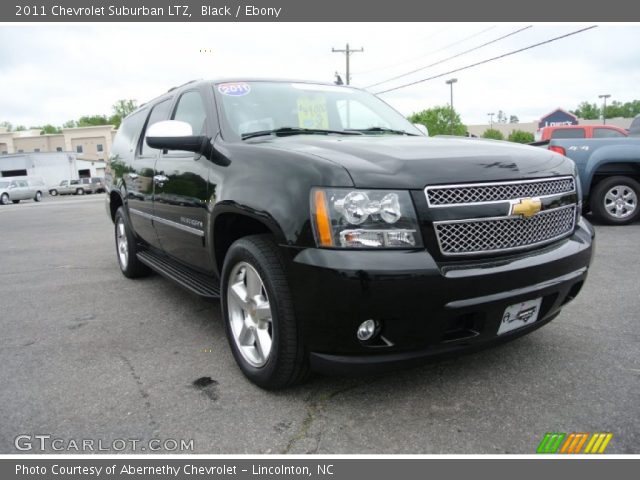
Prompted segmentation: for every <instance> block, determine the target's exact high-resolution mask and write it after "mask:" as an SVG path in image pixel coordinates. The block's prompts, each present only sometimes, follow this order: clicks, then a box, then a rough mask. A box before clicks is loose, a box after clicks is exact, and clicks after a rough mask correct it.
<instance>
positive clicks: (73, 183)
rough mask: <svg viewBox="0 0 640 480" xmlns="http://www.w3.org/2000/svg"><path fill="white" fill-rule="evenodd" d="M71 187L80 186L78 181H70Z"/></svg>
mask: <svg viewBox="0 0 640 480" xmlns="http://www.w3.org/2000/svg"><path fill="white" fill-rule="evenodd" d="M71 185H80V182H79V181H78V180H71Z"/></svg>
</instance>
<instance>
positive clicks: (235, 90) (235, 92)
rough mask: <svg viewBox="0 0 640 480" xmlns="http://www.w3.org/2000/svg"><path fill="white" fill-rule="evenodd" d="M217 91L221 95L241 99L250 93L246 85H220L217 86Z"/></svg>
mask: <svg viewBox="0 0 640 480" xmlns="http://www.w3.org/2000/svg"><path fill="white" fill-rule="evenodd" d="M218 91H219V92H220V93H221V94H223V95H229V96H231V97H242V96H243V95H246V94H247V93H249V92H251V86H250V85H249V84H248V83H221V84H220V85H218Z"/></svg>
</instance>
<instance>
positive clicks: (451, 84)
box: [444, 78, 458, 135]
mask: <svg viewBox="0 0 640 480" xmlns="http://www.w3.org/2000/svg"><path fill="white" fill-rule="evenodd" d="M457 81H458V79H457V78H450V79H449V80H447V81H446V82H444V83H446V84H447V85H449V86H450V87H451V103H450V106H451V135H453V84H454V83H456V82H457Z"/></svg>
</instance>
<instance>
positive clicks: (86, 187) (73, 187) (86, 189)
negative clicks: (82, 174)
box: [49, 178, 93, 197]
mask: <svg viewBox="0 0 640 480" xmlns="http://www.w3.org/2000/svg"><path fill="white" fill-rule="evenodd" d="M83 180H84V179H68V180H62V181H61V182H60V185H56V186H54V187H51V188H49V194H50V195H53V196H54V197H55V196H56V195H84V194H85V193H92V192H93V185H91V182H90V181H89V182H87V183H82V181H83ZM86 180H89V179H88V178H87V179H86Z"/></svg>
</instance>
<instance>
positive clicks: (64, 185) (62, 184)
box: [60, 180, 69, 187]
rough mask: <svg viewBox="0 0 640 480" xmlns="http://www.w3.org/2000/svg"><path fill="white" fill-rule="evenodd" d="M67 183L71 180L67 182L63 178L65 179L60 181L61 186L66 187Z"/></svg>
mask: <svg viewBox="0 0 640 480" xmlns="http://www.w3.org/2000/svg"><path fill="white" fill-rule="evenodd" d="M67 183H69V182H67V181H66V180H63V181H61V182H60V186H61V187H66V186H67Z"/></svg>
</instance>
